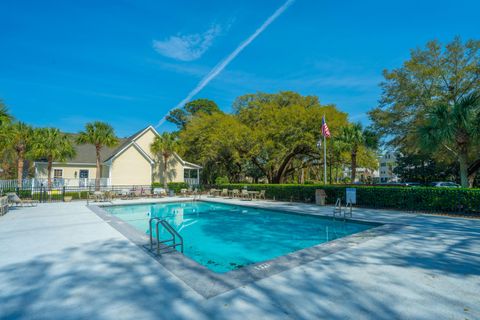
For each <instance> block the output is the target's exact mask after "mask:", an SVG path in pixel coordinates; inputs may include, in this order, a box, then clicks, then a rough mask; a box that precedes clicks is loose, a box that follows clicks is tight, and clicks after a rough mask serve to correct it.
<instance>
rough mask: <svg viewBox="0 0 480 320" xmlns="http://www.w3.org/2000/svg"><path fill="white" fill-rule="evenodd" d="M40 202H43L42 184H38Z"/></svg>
mask: <svg viewBox="0 0 480 320" xmlns="http://www.w3.org/2000/svg"><path fill="white" fill-rule="evenodd" d="M40 202H41V203H42V202H43V183H40Z"/></svg>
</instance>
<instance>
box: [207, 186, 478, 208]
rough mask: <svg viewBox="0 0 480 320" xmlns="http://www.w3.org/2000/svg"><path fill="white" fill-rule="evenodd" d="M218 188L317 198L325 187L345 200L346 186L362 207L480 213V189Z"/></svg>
mask: <svg viewBox="0 0 480 320" xmlns="http://www.w3.org/2000/svg"><path fill="white" fill-rule="evenodd" d="M215 187H216V188H219V189H222V188H228V189H242V188H244V187H246V188H247V189H248V190H252V191H258V190H265V194H266V197H267V198H268V199H275V200H282V201H296V202H314V201H315V190H316V189H323V190H325V192H326V194H327V199H326V203H327V204H334V203H335V201H336V199H337V198H340V199H342V201H343V202H344V201H345V196H346V189H347V188H355V189H356V193H357V204H356V206H359V207H367V208H378V209H380V208H382V209H396V210H405V211H411V212H432V213H460V214H467V215H468V214H474V215H479V214H480V189H464V188H428V187H373V186H368V187H367V186H344V185H342V186H331V185H328V186H324V185H295V184H220V185H216V186H215Z"/></svg>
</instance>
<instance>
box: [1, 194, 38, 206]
mask: <svg viewBox="0 0 480 320" xmlns="http://www.w3.org/2000/svg"><path fill="white" fill-rule="evenodd" d="M7 198H8V203H9V204H10V205H12V206H13V205H16V206H22V207H23V206H25V205H29V206H31V207H33V206H36V205H37V203H38V200H26V199H23V200H22V199H20V197H19V196H18V195H17V194H16V193H15V192H10V193H7Z"/></svg>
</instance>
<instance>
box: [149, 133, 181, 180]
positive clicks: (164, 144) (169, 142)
mask: <svg viewBox="0 0 480 320" xmlns="http://www.w3.org/2000/svg"><path fill="white" fill-rule="evenodd" d="M178 147H179V144H178V140H177V136H176V135H175V134H173V133H169V132H164V133H162V135H160V136H157V137H155V140H154V141H153V143H152V144H151V146H150V150H151V151H152V153H154V154H156V155H158V157H160V156H161V157H163V185H164V187H165V189H167V169H168V159H169V158H170V157H171V156H172V155H173V154H174V153H175V152H176V151H177V150H178Z"/></svg>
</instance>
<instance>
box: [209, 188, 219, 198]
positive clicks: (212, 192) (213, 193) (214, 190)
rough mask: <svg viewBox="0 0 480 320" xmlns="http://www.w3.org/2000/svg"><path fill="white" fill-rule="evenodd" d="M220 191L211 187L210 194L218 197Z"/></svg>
mask: <svg viewBox="0 0 480 320" xmlns="http://www.w3.org/2000/svg"><path fill="white" fill-rule="evenodd" d="M219 191H220V190H217V189H210V192H209V193H208V194H209V196H210V197H216V196H217V193H218V192H219Z"/></svg>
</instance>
